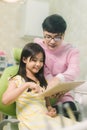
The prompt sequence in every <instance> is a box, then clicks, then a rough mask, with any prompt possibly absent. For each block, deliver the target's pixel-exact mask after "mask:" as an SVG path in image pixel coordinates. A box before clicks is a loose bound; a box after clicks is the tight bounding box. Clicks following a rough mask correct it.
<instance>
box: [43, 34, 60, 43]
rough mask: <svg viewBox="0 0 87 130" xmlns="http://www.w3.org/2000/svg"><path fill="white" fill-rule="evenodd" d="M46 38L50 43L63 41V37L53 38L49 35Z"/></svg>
mask: <svg viewBox="0 0 87 130" xmlns="http://www.w3.org/2000/svg"><path fill="white" fill-rule="evenodd" d="M44 38H45V39H46V40H47V41H48V42H50V41H51V40H52V39H53V40H54V41H55V42H59V41H60V40H61V39H62V36H55V37H51V36H49V35H46V36H44Z"/></svg>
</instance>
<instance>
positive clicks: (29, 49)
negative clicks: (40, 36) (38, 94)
mask: <svg viewBox="0 0 87 130" xmlns="http://www.w3.org/2000/svg"><path fill="white" fill-rule="evenodd" d="M40 52H41V53H42V54H43V67H42V68H41V69H40V70H39V72H38V73H36V74H35V76H36V78H37V79H38V80H39V82H40V86H41V87H43V86H44V87H46V86H47V82H46V80H45V77H44V64H45V52H44V50H43V48H42V47H41V46H40V45H38V44H37V43H28V44H26V45H25V46H24V48H23V50H22V53H21V59H20V64H19V70H18V73H17V75H21V76H22V77H23V78H24V79H25V81H32V80H31V79H29V78H28V77H27V76H26V64H25V63H24V62H23V58H24V57H25V58H28V57H30V60H32V59H33V58H34V57H35V56H36V55H37V54H38V53H40Z"/></svg>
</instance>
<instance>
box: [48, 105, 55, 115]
mask: <svg viewBox="0 0 87 130" xmlns="http://www.w3.org/2000/svg"><path fill="white" fill-rule="evenodd" d="M47 115H49V116H51V117H56V116H57V111H56V108H53V107H51V106H48V112H47Z"/></svg>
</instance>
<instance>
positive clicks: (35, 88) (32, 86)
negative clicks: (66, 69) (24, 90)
mask: <svg viewBox="0 0 87 130" xmlns="http://www.w3.org/2000/svg"><path fill="white" fill-rule="evenodd" d="M28 88H29V89H30V90H31V91H33V92H34V93H39V92H41V87H40V85H39V84H36V83H34V82H29V87H28Z"/></svg>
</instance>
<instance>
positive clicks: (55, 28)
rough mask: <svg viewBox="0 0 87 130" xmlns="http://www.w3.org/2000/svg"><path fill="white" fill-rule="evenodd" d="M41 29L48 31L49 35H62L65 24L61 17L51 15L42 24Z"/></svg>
mask: <svg viewBox="0 0 87 130" xmlns="http://www.w3.org/2000/svg"><path fill="white" fill-rule="evenodd" d="M42 28H43V30H44V31H48V32H50V33H62V34H63V33H64V32H65V30H66V28H67V24H66V21H65V20H64V19H63V17H62V16H60V15H58V14H53V15H50V16H48V17H46V18H45V20H44V21H43V23H42Z"/></svg>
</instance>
